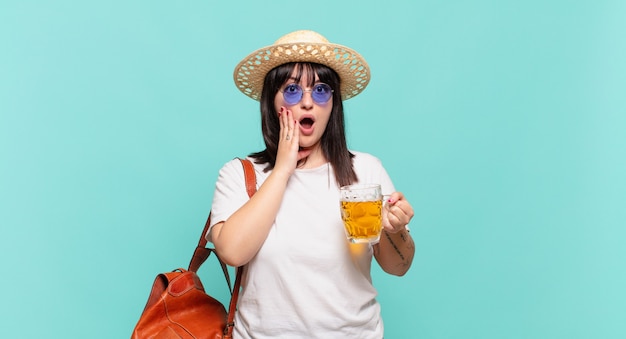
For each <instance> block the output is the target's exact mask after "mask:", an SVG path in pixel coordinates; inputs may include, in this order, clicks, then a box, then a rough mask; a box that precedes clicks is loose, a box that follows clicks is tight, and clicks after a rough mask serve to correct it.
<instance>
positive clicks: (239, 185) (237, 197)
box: [205, 159, 250, 239]
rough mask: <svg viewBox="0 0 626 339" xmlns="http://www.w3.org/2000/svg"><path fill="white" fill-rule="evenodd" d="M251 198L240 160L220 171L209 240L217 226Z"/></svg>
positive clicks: (214, 196)
mask: <svg viewBox="0 0 626 339" xmlns="http://www.w3.org/2000/svg"><path fill="white" fill-rule="evenodd" d="M249 199H250V198H249V197H248V193H247V191H246V182H245V177H244V172H243V166H242V164H241V162H240V161H239V160H238V159H233V160H231V161H229V162H227V163H226V164H225V165H224V166H223V167H222V168H221V169H220V171H219V175H218V177H217V181H216V183H215V192H214V193H213V203H212V205H211V222H210V224H209V230H208V232H207V234H206V235H205V236H206V237H207V239H210V238H209V237H208V235H209V233H210V232H211V229H212V228H213V226H215V224H218V223H220V222H222V221H226V220H227V219H228V218H230V216H231V215H232V214H233V213H235V212H236V211H237V210H238V209H239V208H241V206H243V205H244V204H245V203H246V202H247V201H248V200H249Z"/></svg>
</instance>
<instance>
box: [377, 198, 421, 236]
mask: <svg viewBox="0 0 626 339" xmlns="http://www.w3.org/2000/svg"><path fill="white" fill-rule="evenodd" d="M413 215H414V212H413V207H411V204H410V203H409V202H408V201H407V200H406V199H405V198H404V194H402V193H401V192H394V193H392V194H391V195H390V196H389V198H388V199H387V200H385V201H384V207H383V228H384V229H385V231H387V232H389V233H397V232H400V231H402V230H404V229H405V227H406V225H407V224H408V223H409V222H410V221H411V219H412V218H413Z"/></svg>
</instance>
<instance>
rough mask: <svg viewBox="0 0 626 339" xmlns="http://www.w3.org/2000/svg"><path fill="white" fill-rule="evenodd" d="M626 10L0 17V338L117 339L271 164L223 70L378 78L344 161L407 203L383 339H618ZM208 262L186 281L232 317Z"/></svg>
mask: <svg viewBox="0 0 626 339" xmlns="http://www.w3.org/2000/svg"><path fill="white" fill-rule="evenodd" d="M625 17H626V2H624V1H621V0H615V1H610V0H593V1H592V0H583V1H556V0H554V1H537V0H530V1H521V0H512V1H506V0H505V1H496V0H475V1H470V0H457V1H424V0H414V1H408V0H406V1H394V0H390V1H382V2H381V1H372V2H368V1H356V0H351V1H337V0H335V1H326V0H320V1H291V2H288V1H270V0H268V1H229V2H226V1H221V2H217V1H210V0H205V1H197V0H186V1H158V0H151V1H148V0H135V1H119V0H109V1H78V0H74V1H71V0H57V1H31V0H2V1H0V227H1V232H2V233H1V236H0V251H1V252H0V253H1V256H0V263H1V265H0V268H1V269H2V275H1V277H2V278H1V279H0V288H1V291H2V299H1V301H0V337H1V338H90V339H91V338H105V339H110V338H128V337H130V334H131V331H132V329H133V326H134V324H135V322H136V321H137V319H138V317H139V315H140V313H141V311H142V309H143V306H144V304H145V302H146V299H147V297H148V292H149V289H150V287H151V284H152V281H153V279H154V276H155V274H156V273H158V272H161V271H167V270H171V269H174V268H176V267H181V266H186V265H187V263H188V261H189V258H190V256H191V252H192V250H193V247H194V245H195V242H196V241H197V238H198V236H199V232H200V230H201V228H202V226H203V223H204V221H205V218H206V216H207V214H208V212H209V208H210V204H211V200H212V194H213V188H214V181H215V179H216V177H217V171H218V169H219V168H220V167H221V166H222V165H223V163H225V162H226V161H228V160H230V159H232V158H233V157H235V156H245V155H246V154H248V153H250V152H252V151H257V150H260V149H261V148H262V147H263V144H262V140H261V136H260V128H259V119H258V113H257V112H258V107H257V103H256V102H254V101H252V100H250V99H248V98H247V97H245V96H243V95H242V94H241V93H239V92H238V90H237V89H236V87H235V86H234V84H233V81H232V71H233V68H234V66H235V65H236V64H237V62H238V61H239V60H240V59H241V58H242V57H244V56H245V55H247V54H248V53H249V52H251V51H253V50H254V49H256V48H259V47H262V46H264V45H269V44H271V43H272V42H273V41H274V40H276V39H277V38H278V37H280V36H281V35H283V34H285V33H287V32H290V31H293V30H296V29H313V30H316V31H318V32H320V33H321V34H323V35H325V36H326V37H327V38H328V39H329V40H331V41H333V42H337V43H340V44H345V45H347V46H350V47H352V48H354V49H356V50H357V51H359V52H360V53H361V54H362V55H363V56H364V57H365V58H366V59H367V61H368V62H369V64H370V66H371V69H372V79H371V83H370V85H369V87H368V88H367V89H366V90H365V92H364V93H363V94H361V95H360V96H358V97H356V98H354V99H351V100H349V101H347V102H346V114H347V123H348V138H349V145H350V147H351V148H353V149H356V150H360V151H367V152H369V153H372V154H374V155H376V156H378V157H379V158H380V159H382V161H383V163H384V164H385V166H386V167H387V169H388V171H389V173H390V174H391V176H392V178H393V179H394V182H395V184H396V187H398V189H399V190H401V191H403V192H404V193H405V194H406V196H407V197H408V199H410V201H411V202H412V203H413V205H414V207H415V210H416V216H415V218H414V221H413V223H412V234H413V236H414V238H415V242H416V245H417V251H416V255H415V261H414V263H413V267H412V268H411V270H410V271H409V273H408V274H407V275H406V276H404V277H392V276H388V275H385V274H384V273H382V272H381V271H380V269H378V268H375V269H374V283H375V285H376V287H377V288H378V290H379V300H380V302H381V304H382V307H383V316H384V319H385V325H386V338H391V339H399V338H427V339H443V338H516V339H517V338H519V339H522V338H567V339H575V338H603V339H604V338H607V339H608V338H626V248H625V247H626V246H625V245H626V244H625V240H626V136H625V135H626V20H624V18H625ZM218 271H219V270H218V269H217V266H215V262H214V261H209V263H208V264H206V265H205V266H204V267H203V269H202V270H201V276H202V278H203V279H204V280H205V284H206V285H207V286H206V287H207V289H208V290H210V291H211V292H212V293H216V295H218V296H220V298H225V296H226V294H227V292H226V287H225V286H226V285H225V283H224V282H223V281H222V278H221V277H220V276H219V275H217V276H215V279H211V276H210V274H211V273H212V272H218Z"/></svg>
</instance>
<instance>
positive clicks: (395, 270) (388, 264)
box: [374, 229, 415, 276]
mask: <svg viewBox="0 0 626 339" xmlns="http://www.w3.org/2000/svg"><path fill="white" fill-rule="evenodd" d="M414 255H415V243H414V242H413V238H412V237H411V234H410V233H409V231H408V230H407V229H404V230H401V231H399V232H397V233H390V232H387V231H386V230H383V232H382V234H381V235H380V241H379V242H378V244H376V245H374V256H375V258H376V261H377V262H378V264H379V265H380V267H381V268H382V269H383V270H384V271H385V272H387V273H389V274H393V275H398V276H402V275H404V274H405V273H406V272H407V271H408V270H409V268H410V267H411V263H412V262H413V256H414Z"/></svg>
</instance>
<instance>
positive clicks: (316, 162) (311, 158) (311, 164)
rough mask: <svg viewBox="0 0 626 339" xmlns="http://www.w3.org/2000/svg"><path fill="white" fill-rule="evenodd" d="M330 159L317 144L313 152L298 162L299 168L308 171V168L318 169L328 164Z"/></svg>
mask: <svg viewBox="0 0 626 339" xmlns="http://www.w3.org/2000/svg"><path fill="white" fill-rule="evenodd" d="M327 162H328V159H326V156H324V152H322V147H321V146H320V145H319V144H317V145H315V146H314V148H313V151H312V152H311V154H309V155H308V156H307V157H306V158H304V159H302V160H300V161H299V162H298V168H300V169H307V168H317V167H319V166H322V165H323V164H325V163H327Z"/></svg>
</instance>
